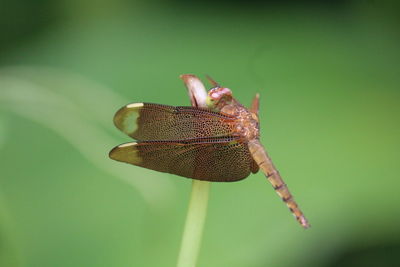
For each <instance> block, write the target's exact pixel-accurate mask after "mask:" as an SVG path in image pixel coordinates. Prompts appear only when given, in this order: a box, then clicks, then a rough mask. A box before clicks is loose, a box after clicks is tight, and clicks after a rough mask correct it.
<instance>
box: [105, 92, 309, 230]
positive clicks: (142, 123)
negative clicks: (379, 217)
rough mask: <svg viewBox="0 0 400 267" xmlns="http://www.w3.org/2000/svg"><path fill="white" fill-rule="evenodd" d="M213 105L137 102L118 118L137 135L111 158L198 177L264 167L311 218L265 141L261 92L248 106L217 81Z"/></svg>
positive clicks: (293, 206) (223, 178) (238, 174)
mask: <svg viewBox="0 0 400 267" xmlns="http://www.w3.org/2000/svg"><path fill="white" fill-rule="evenodd" d="M207 101H208V106H210V107H212V109H201V108H196V107H173V106H167V105H160V104H150V103H134V104H129V105H127V106H125V107H123V108H121V109H120V110H119V111H118V112H117V113H116V114H115V117H114V123H115V125H116V126H117V128H119V129H120V130H121V131H122V132H124V133H126V134H127V135H129V136H130V137H132V138H134V139H136V140H137V142H131V143H126V144H122V145H119V146H117V147H115V148H114V149H112V150H111V151H110V158H112V159H114V160H117V161H122V162H126V163H130V164H133V165H137V166H141V167H144V168H148V169H152V170H156V171H160V172H167V173H172V174H176V175H180V176H183V177H188V178H192V179H198V180H205V181H212V182H234V181H239V180H242V179H244V178H246V177H247V176H249V174H250V173H251V172H252V173H256V172H257V171H258V170H259V169H261V170H262V172H263V173H264V174H265V175H266V177H267V179H268V180H269V181H270V183H271V184H272V186H273V187H274V189H275V191H276V192H277V193H278V195H279V196H280V197H281V198H282V200H283V201H284V202H285V203H286V205H287V206H288V207H289V209H290V210H291V212H292V213H293V215H294V216H295V217H296V219H297V220H298V222H299V223H300V224H301V225H302V226H303V227H304V228H308V227H309V224H308V222H307V219H306V218H305V217H304V215H303V213H302V212H301V210H300V209H299V208H298V205H297V203H296V202H295V201H294V199H293V197H292V195H291V193H290V192H289V190H288V188H287V186H286V184H285V183H284V181H283V180H282V178H281V176H280V174H279V172H278V171H277V170H276V168H275V166H274V165H273V163H272V161H271V159H270V157H269V156H268V154H267V152H266V150H265V149H264V147H263V146H262V144H261V143H260V141H259V119H258V106H259V98H258V95H257V96H256V97H255V98H254V100H253V104H252V107H251V108H250V109H247V108H245V107H244V106H243V105H241V104H240V103H239V102H238V101H237V100H236V99H235V98H233V96H232V92H231V90H229V89H228V88H225V87H220V86H216V87H215V88H212V89H211V90H210V91H209V92H208V98H207Z"/></svg>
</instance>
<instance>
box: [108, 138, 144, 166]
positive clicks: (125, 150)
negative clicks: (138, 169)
mask: <svg viewBox="0 0 400 267" xmlns="http://www.w3.org/2000/svg"><path fill="white" fill-rule="evenodd" d="M136 146H137V143H136V142H130V143H125V144H121V145H119V146H116V147H114V148H113V149H111V151H110V152H109V153H108V156H109V157H110V158H111V159H113V160H116V161H121V162H126V163H130V164H134V165H137V164H139V163H141V162H142V158H141V157H140V156H139V153H138V152H139V151H138V149H137V147H136Z"/></svg>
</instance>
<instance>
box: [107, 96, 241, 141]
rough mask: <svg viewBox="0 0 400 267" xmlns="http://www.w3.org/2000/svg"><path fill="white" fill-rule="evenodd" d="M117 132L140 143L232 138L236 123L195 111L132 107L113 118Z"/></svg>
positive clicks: (222, 117)
mask: <svg viewBox="0 0 400 267" xmlns="http://www.w3.org/2000/svg"><path fill="white" fill-rule="evenodd" d="M114 123H115V125H116V126H117V128H118V129H120V130H121V131H122V132H124V133H126V134H127V135H129V136H130V137H132V138H134V139H136V140H140V141H150V140H157V141H159V140H161V141H165V140H185V139H193V138H203V137H218V136H230V135H232V132H233V129H234V127H235V119H234V118H233V117H231V116H229V115H225V114H221V113H217V112H212V111H209V110H205V109H199V108H195V107H173V106H167V105H159V104H150V103H133V104H129V105H127V106H125V107H123V108H121V109H120V110H119V111H118V112H117V113H116V114H115V117H114Z"/></svg>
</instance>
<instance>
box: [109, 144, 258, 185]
mask: <svg viewBox="0 0 400 267" xmlns="http://www.w3.org/2000/svg"><path fill="white" fill-rule="evenodd" d="M110 157H111V158H112V159H114V160H117V161H122V162H126V163H130V164H133V165H137V166H141V167H144V168H148V169H152V170H156V171H160V172H167V173H172V174H176V175H180V176H183V177H187V178H192V179H197V180H205V181H213V182H233V181H238V180H241V179H244V178H246V177H247V176H248V175H249V174H250V171H252V170H254V169H253V166H252V163H253V159H252V158H251V156H250V152H249V150H248V148H247V145H246V144H244V143H241V142H240V141H239V140H236V139H234V138H219V139H218V138H211V139H198V140H191V141H188V142H174V141H168V142H137V143H127V144H122V145H120V146H117V147H115V148H114V149H113V150H111V152H110Z"/></svg>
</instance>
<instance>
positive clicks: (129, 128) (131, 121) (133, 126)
mask: <svg viewBox="0 0 400 267" xmlns="http://www.w3.org/2000/svg"><path fill="white" fill-rule="evenodd" d="M143 106H144V103H131V104H128V105H126V106H124V107H122V108H120V109H119V110H118V111H117V112H116V113H115V115H114V125H115V126H116V127H117V128H118V129H120V130H121V131H122V132H124V133H126V134H127V135H131V134H133V133H134V132H135V131H136V130H137V127H138V126H137V118H138V117H139V110H140V109H141V108H142V107H143Z"/></svg>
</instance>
